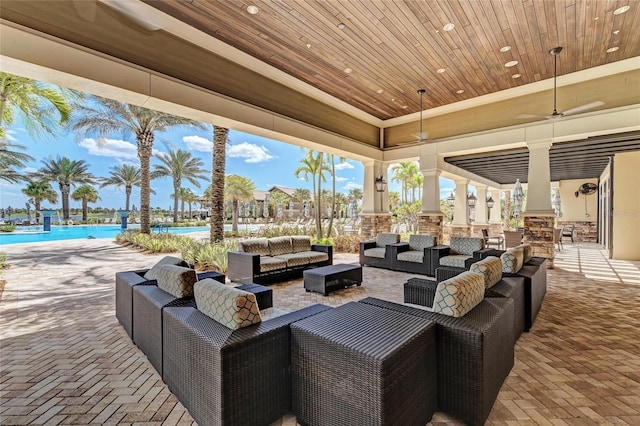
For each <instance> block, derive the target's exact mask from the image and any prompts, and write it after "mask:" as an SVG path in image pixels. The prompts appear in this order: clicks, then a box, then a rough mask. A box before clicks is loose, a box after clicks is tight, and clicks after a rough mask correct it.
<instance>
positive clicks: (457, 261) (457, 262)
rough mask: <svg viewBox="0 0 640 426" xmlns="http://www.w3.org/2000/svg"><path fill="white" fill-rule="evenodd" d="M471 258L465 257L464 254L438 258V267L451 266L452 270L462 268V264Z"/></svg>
mask: <svg viewBox="0 0 640 426" xmlns="http://www.w3.org/2000/svg"><path fill="white" fill-rule="evenodd" d="M469 257H471V256H467V255H466V254H454V255H451V256H444V257H441V258H440V265H442V266H453V267H454V268H464V267H465V264H464V262H465V261H466V260H467V259H469Z"/></svg>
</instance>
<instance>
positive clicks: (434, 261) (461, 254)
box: [430, 237, 491, 276]
mask: <svg viewBox="0 0 640 426" xmlns="http://www.w3.org/2000/svg"><path fill="white" fill-rule="evenodd" d="M489 250H491V249H488V248H485V246H484V239H482V238H476V237H451V242H450V243H449V245H448V246H434V247H431V268H432V270H433V273H432V274H430V275H432V276H433V275H434V274H435V270H436V268H438V267H440V266H453V267H456V268H464V269H469V266H471V264H472V263H474V262H476V261H478V260H480V259H482V258H483V257H485V254H484V253H485V252H487V251H489Z"/></svg>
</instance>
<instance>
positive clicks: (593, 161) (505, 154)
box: [445, 132, 640, 184]
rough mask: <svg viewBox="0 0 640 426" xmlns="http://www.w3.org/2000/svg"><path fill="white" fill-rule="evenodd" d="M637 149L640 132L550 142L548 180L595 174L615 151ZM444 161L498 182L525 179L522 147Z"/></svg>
mask: <svg viewBox="0 0 640 426" xmlns="http://www.w3.org/2000/svg"><path fill="white" fill-rule="evenodd" d="M638 150H640V132H629V133H621V134H617V135H610V136H598V137H591V138H588V139H586V140H579V141H572V142H563V143H557V144H554V145H553V146H552V147H551V149H550V150H549V162H550V165H551V181H560V180H567V179H590V178H599V177H600V175H601V174H602V172H603V171H604V169H605V167H606V166H607V164H608V162H609V157H612V158H614V159H615V154H617V153H621V152H629V151H638ZM445 161H446V162H447V163H450V164H453V165H455V166H457V167H460V168H461V169H464V170H467V171H469V172H471V173H475V174H477V175H478V176H482V177H484V178H486V179H490V180H492V181H494V182H497V183H500V184H512V183H514V182H515V181H516V179H520V181H521V182H527V180H528V173H529V151H528V150H527V149H526V148H522V149H513V150H508V151H494V152H489V153H485V154H474V155H461V156H455V157H447V158H445ZM614 167H615V163H614Z"/></svg>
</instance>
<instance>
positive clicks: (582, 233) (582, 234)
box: [558, 221, 598, 243]
mask: <svg viewBox="0 0 640 426" xmlns="http://www.w3.org/2000/svg"><path fill="white" fill-rule="evenodd" d="M573 224H575V225H576V230H575V232H574V236H573V240H574V241H575V242H576V243H577V242H584V243H597V242H598V223H597V222H586V221H581V222H576V221H558V228H562V227H563V226H567V225H573ZM564 241H567V238H566V237H565V238H564Z"/></svg>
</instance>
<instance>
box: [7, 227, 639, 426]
mask: <svg viewBox="0 0 640 426" xmlns="http://www.w3.org/2000/svg"><path fill="white" fill-rule="evenodd" d="M0 251H2V252H4V253H6V254H7V255H8V259H9V263H10V264H11V268H10V269H8V270H4V271H2V275H0V279H5V280H6V281H7V282H6V287H5V289H4V293H3V295H2V300H1V301H0V324H1V325H0V333H1V335H0V351H1V352H0V357H1V363H0V424H2V425H22V424H52V425H53V424H73V425H81V424H90V423H93V424H140V425H143V424H149V425H150V424H158V425H160V424H162V425H178V424H179V425H190V424H195V423H194V422H193V420H192V418H191V416H190V415H189V413H188V412H187V411H186V410H185V409H184V407H183V406H182V405H181V404H180V403H179V402H178V401H177V399H176V398H175V397H174V396H173V395H172V394H171V392H169V390H168V388H167V387H166V385H165V384H164V383H163V382H162V380H161V379H160V377H159V376H158V375H157V373H156V372H155V370H154V369H153V367H152V366H151V364H150V363H149V362H148V361H147V359H146V357H145V356H144V355H143V354H142V352H140V351H139V350H138V348H137V347H136V346H135V345H134V344H133V343H132V342H131V340H130V339H129V338H128V336H127V335H126V333H125V332H124V330H123V329H122V328H121V327H120V325H119V323H118V321H117V320H116V318H115V315H114V274H115V273H116V272H117V271H124V270H131V269H139V268H145V267H149V266H150V265H152V264H153V263H155V262H156V261H157V260H158V259H160V258H161V257H163V255H146V254H141V253H137V252H135V251H132V250H130V249H127V248H124V247H121V246H118V245H116V244H114V243H113V242H112V240H111V239H95V240H70V241H58V242H52V243H45V244H42V243H34V244H14V245H8V246H4V247H2V248H0ZM357 261H358V260H357V255H354V254H336V256H335V258H334V262H335V263H355V262H357ZM413 276H416V275H412V274H404V273H400V272H393V271H386V270H383V269H376V268H369V267H365V268H363V278H364V279H363V284H362V286H361V287H351V288H348V289H344V290H338V291H335V292H333V293H331V295H330V296H329V297H323V296H322V295H320V294H316V293H307V292H305V291H304V288H303V287H302V281H301V280H292V281H287V282H283V283H279V284H276V285H273V286H271V287H272V288H273V290H274V295H273V300H274V305H275V307H277V308H280V309H285V310H296V309H299V308H302V307H304V306H308V305H311V304H314V303H324V304H327V305H331V306H338V305H341V304H344V303H346V302H348V301H352V300H360V299H362V298H364V297H367V296H373V297H379V298H383V299H387V300H392V301H396V302H401V301H402V284H403V283H404V282H405V281H406V279H407V278H409V277H413ZM548 284H549V289H548V293H547V295H546V298H545V301H544V304H543V307H542V310H541V311H540V314H539V316H538V319H537V321H536V323H535V325H534V327H533V328H532V330H531V332H530V333H525V334H523V335H522V336H521V338H520V339H519V341H518V343H517V345H516V362H515V366H514V368H513V370H512V371H511V374H510V375H509V377H508V378H507V380H506V382H505V383H504V385H503V387H502V390H501V391H500V394H499V396H498V400H497V401H496V403H495V405H494V407H493V411H492V412H491V415H490V417H489V420H488V423H487V424H490V425H493V424H496V425H497V424H500V425H507V424H523V425H525V424H526V425H529V424H542V425H551V424H555V425H589V424H593V425H595V424H627V425H638V424H640V332H638V330H640V262H625V261H614V260H608V259H606V257H605V253H604V251H603V250H601V249H600V248H599V247H598V246H596V245H593V244H578V243H576V244H566V245H565V249H564V250H563V251H562V252H560V253H557V257H556V269H553V270H549V271H548ZM295 424H296V421H295V418H294V417H293V416H292V415H287V416H285V417H284V418H283V419H281V420H280V421H278V422H276V425H287V426H289V425H291V426H293V425H295ZM432 424H456V422H455V420H453V419H451V418H448V417H447V416H446V415H444V414H442V413H436V415H435V416H434V418H433V420H432Z"/></svg>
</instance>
